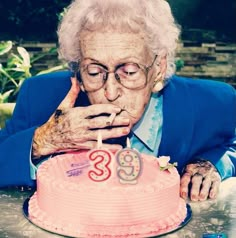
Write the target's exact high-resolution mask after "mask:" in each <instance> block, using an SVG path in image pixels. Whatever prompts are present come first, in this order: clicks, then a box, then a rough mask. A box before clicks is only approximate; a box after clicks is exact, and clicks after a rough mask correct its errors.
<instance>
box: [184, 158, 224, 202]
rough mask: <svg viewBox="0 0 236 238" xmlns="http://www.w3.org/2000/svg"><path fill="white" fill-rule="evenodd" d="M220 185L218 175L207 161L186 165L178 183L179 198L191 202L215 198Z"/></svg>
mask: <svg viewBox="0 0 236 238" xmlns="http://www.w3.org/2000/svg"><path fill="white" fill-rule="evenodd" d="M220 183H221V177H220V174H219V173H218V172H217V170H216V168H215V166H214V165H213V164H212V163H210V162H209V161H205V160H198V161H196V162H195V163H191V164H188V165H187V166H186V168H185V171H184V174H183V176H182V178H181V181H180V196H181V197H182V198H184V199H186V198H187V197H188V196H189V197H190V199H191V200H192V201H205V200H206V199H208V198H211V199H213V198H216V196H217V194H218V190H219V186H220Z"/></svg>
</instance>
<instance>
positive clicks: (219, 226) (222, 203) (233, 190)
mask: <svg viewBox="0 0 236 238" xmlns="http://www.w3.org/2000/svg"><path fill="white" fill-rule="evenodd" d="M31 193H32V191H20V190H17V189H1V190H0V238H5V237H9V238H25V237H30V238H60V237H62V236H59V235H56V234H52V233H49V232H47V231H44V230H42V229H40V228H38V227H37V226H35V225H33V224H32V223H30V222H29V221H28V220H27V219H26V218H25V217H24V215H23V213H22V204H23V202H24V201H25V199H26V198H27V197H29V196H30V195H31ZM189 204H190V206H191V208H192V219H191V220H190V222H189V223H188V224H187V225H186V226H185V227H183V228H182V229H180V230H178V231H176V232H174V233H172V234H168V235H165V236H162V237H168V238H202V235H203V234H205V233H225V234H227V237H228V238H235V237H236V178H230V179H227V180H225V181H224V182H222V184H221V187H220V194H219V196H218V198H217V199H216V200H208V201H205V202H190V203H189Z"/></svg>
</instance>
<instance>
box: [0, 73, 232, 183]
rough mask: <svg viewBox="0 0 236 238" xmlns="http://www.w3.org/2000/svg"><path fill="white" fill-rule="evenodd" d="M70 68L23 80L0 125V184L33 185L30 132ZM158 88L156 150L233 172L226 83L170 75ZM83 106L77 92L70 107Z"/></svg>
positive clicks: (63, 88)
mask: <svg viewBox="0 0 236 238" xmlns="http://www.w3.org/2000/svg"><path fill="white" fill-rule="evenodd" d="M70 86H71V82H70V73H69V72H57V73H50V74H46V75H40V76H36V77H32V78H29V79H27V80H25V82H24V84H23V85H22V87H21V90H20V93H19V96H18V99H17V104H16V107H15V110H14V113H13V116H12V118H11V119H10V120H8V121H7V122H6V127H5V128H4V129H2V130H0V187H4V186H8V185H28V186H34V185H35V181H33V180H31V177H30V164H29V161H30V157H31V144H32V138H33V134H34V131H35V129H36V128H37V127H39V126H41V125H42V124H43V123H45V122H46V121H47V120H48V118H49V117H50V116H51V114H52V113H53V112H54V111H55V110H56V108H57V106H58V105H59V104H60V102H61V101H62V100H63V98H64V97H65V95H66V94H67V92H68V90H69V89H70ZM162 93H163V129H162V139H161V144H160V148H159V155H170V156H171V159H172V162H175V161H178V170H179V172H181V170H182V169H183V167H184V165H186V163H188V162H189V161H190V160H192V159H194V158H204V159H206V160H209V161H210V162H212V163H213V164H214V165H215V166H216V168H217V169H218V171H219V173H220V175H221V177H222V179H225V178H227V177H231V176H235V166H236V137H235V128H236V93H235V89H234V88H233V87H231V86H230V85H228V84H225V83H220V82H216V81H210V80H200V79H199V80H193V79H188V78H183V77H177V76H173V77H172V78H171V80H170V82H169V83H168V85H167V86H166V87H165V88H164V89H163V90H162ZM86 105H89V101H88V99H87V96H86V94H85V93H82V92H81V93H80V94H79V96H78V98H77V100H76V103H75V106H86Z"/></svg>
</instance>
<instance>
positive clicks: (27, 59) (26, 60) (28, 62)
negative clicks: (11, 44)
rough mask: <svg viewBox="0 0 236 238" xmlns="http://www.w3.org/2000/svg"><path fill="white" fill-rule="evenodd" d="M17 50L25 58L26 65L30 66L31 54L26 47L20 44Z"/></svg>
mask: <svg viewBox="0 0 236 238" xmlns="http://www.w3.org/2000/svg"><path fill="white" fill-rule="evenodd" d="M17 51H18V53H19V54H20V56H21V57H22V59H23V64H24V66H27V67H30V55H29V53H28V52H27V50H26V49H25V48H24V47H21V46H18V47H17Z"/></svg>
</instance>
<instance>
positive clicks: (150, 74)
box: [0, 0, 236, 201]
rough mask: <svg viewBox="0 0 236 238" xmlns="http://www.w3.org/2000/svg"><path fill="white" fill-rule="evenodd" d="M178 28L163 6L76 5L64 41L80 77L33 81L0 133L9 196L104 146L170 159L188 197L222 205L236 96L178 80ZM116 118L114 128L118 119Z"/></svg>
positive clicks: (230, 167) (63, 51)
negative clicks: (56, 161) (54, 161)
mask: <svg viewBox="0 0 236 238" xmlns="http://www.w3.org/2000/svg"><path fill="white" fill-rule="evenodd" d="M179 32H180V30H179V27H178V26H177V25H176V23H175V22H174V19H173V16H172V14H171V10H170V7H169V5H168V3H167V2H166V1H164V0H149V1H144V0H129V1H124V0H103V1H100V0H75V1H73V2H72V4H71V5H70V6H69V8H68V10H67V12H66V14H65V16H64V18H63V20H62V22H61V24H60V26H59V31H58V36H59V50H60V55H61V57H62V59H64V60H66V61H67V62H68V63H69V65H70V67H71V71H72V73H71V71H70V72H69V71H68V72H58V73H51V74H48V75H41V76H37V77H34V78H30V79H28V80H26V81H25V83H24V84H23V86H22V88H21V91H20V94H19V97H18V100H17V104H16V108H15V111H14V114H13V116H12V118H11V119H10V120H9V121H8V122H7V124H6V128H5V129H4V130H2V131H1V132H0V141H1V144H0V164H1V166H0V186H5V185H30V186H32V185H34V181H33V178H34V175H35V170H36V165H37V164H38V163H39V162H40V161H42V160H43V159H47V158H48V157H50V156H52V155H54V154H57V153H63V152H66V151H71V150H80V149H85V148H86V149H89V148H93V147H94V146H95V145H96V139H97V136H98V133H99V132H100V133H101V134H102V138H103V140H104V146H106V147H110V148H120V147H121V145H122V144H123V139H124V138H125V137H127V136H128V137H130V140H131V144H132V147H134V148H137V149H138V150H139V151H141V152H143V153H146V154H153V155H155V156H160V155H170V157H171V161H172V162H178V170H179V172H180V173H181V175H182V179H181V187H180V194H181V196H182V197H183V198H187V197H188V196H190V198H191V199H192V200H194V201H197V200H206V199H207V198H215V197H216V195H217V192H218V188H219V185H220V181H221V180H222V179H225V178H227V177H230V176H234V175H235V165H236V152H235V147H236V142H235V125H236V96H235V90H234V89H233V88H232V87H231V86H229V85H227V84H223V83H217V82H213V81H208V80H192V79H187V78H182V77H177V76H175V75H174V72H175V64H174V61H175V58H174V57H175V50H176V46H177V41H178V37H179ZM111 114H115V115H116V116H115V118H114V120H113V121H110V120H109V119H110V115H111Z"/></svg>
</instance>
